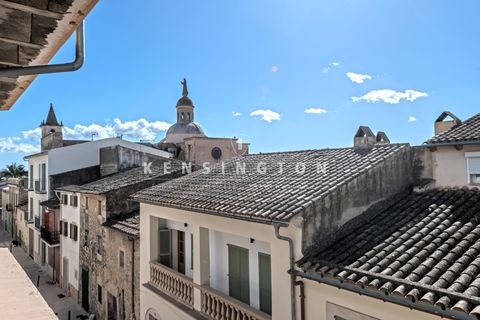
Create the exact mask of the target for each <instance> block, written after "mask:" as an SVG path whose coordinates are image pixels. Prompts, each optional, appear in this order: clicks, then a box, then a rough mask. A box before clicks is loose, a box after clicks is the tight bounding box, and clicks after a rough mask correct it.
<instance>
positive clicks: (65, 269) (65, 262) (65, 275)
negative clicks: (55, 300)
mask: <svg viewBox="0 0 480 320" xmlns="http://www.w3.org/2000/svg"><path fill="white" fill-rule="evenodd" d="M62 280H63V281H62V287H63V289H65V290H67V292H68V259H67V258H66V257H63V279H62Z"/></svg>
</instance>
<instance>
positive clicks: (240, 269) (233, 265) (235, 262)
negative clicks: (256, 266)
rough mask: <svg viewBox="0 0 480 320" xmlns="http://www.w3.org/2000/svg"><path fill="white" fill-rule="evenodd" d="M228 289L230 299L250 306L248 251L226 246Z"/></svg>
mask: <svg viewBox="0 0 480 320" xmlns="http://www.w3.org/2000/svg"><path fill="white" fill-rule="evenodd" d="M228 287H229V295H230V296H231V297H232V298H235V299H237V300H240V301H242V302H244V303H246V304H250V275H249V264H248V249H245V248H241V247H237V246H234V245H231V244H229V245H228Z"/></svg>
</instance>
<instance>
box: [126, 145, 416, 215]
mask: <svg viewBox="0 0 480 320" xmlns="http://www.w3.org/2000/svg"><path fill="white" fill-rule="evenodd" d="M407 147H408V145H406V144H384V145H375V146H372V147H371V148H362V149H359V148H337V149H320V150H306V151H294V152H279V153H265V154H256V155H248V156H245V157H243V158H239V159H233V160H228V161H224V162H221V163H218V164H216V165H212V166H211V171H210V173H208V174H206V173H205V170H203V169H201V170H198V171H196V172H193V173H191V174H189V175H186V176H184V177H180V178H178V179H175V180H172V181H169V182H166V183H164V184H160V185H156V186H154V187H151V188H148V189H145V190H142V191H140V192H138V193H136V194H135V195H134V196H133V199H134V200H137V201H139V202H144V203H149V204H154V205H160V206H166V207H173V208H178V209H185V210H192V211H197V212H203V213H209V214H215V215H224V216H229V217H233V218H240V219H252V220H255V221H256V222H266V223H271V222H275V221H278V222H287V221H288V220H289V219H290V218H292V217H293V216H294V215H295V214H297V213H300V212H302V210H304V209H305V208H307V207H308V206H310V205H312V204H313V202H314V201H315V200H317V199H319V198H321V197H322V196H324V195H325V194H328V193H329V192H330V191H332V190H334V189H335V188H337V187H339V186H341V185H342V184H344V183H346V182H348V181H350V180H351V179H354V178H355V177H356V176H358V175H360V174H362V173H364V172H366V171H368V170H369V169H371V168H373V167H374V166H376V165H377V164H380V163H382V162H384V161H385V160H386V159H388V158H389V157H391V156H393V155H394V154H396V153H397V152H400V151H402V150H405V149H406V148H407ZM237 163H238V166H239V168H243V166H244V168H245V173H243V172H242V170H239V171H237ZM302 164H304V165H305V172H304V173H303V174H301V171H302V166H303V165H302ZM258 168H259V169H260V170H258ZM264 168H265V169H266V170H265V172H263V169H264ZM296 169H297V170H296Z"/></svg>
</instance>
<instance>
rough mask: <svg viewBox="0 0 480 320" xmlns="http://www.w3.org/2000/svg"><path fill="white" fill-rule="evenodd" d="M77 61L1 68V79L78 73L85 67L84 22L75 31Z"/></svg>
mask: <svg viewBox="0 0 480 320" xmlns="http://www.w3.org/2000/svg"><path fill="white" fill-rule="evenodd" d="M75 34H76V39H75V60H74V61H73V62H69V63H61V64H51V65H39V66H22V67H8V68H0V78H2V77H19V76H28V75H38V74H46V73H59V72H69V71H76V70H78V69H80V68H81V67H82V65H83V61H84V59H85V49H84V46H85V39H84V30H83V21H82V22H80V24H79V25H78V28H77V30H76V31H75Z"/></svg>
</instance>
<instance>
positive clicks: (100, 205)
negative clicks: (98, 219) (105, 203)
mask: <svg viewBox="0 0 480 320" xmlns="http://www.w3.org/2000/svg"><path fill="white" fill-rule="evenodd" d="M98 214H99V215H100V214H102V201H101V200H98Z"/></svg>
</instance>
